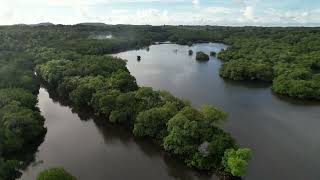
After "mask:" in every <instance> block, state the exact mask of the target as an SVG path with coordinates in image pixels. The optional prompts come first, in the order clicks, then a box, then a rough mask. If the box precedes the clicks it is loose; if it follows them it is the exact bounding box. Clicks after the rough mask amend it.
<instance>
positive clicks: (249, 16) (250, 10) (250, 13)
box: [243, 6, 255, 20]
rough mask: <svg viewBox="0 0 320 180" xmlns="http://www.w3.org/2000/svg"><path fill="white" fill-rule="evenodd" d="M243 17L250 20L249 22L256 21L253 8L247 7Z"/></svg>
mask: <svg viewBox="0 0 320 180" xmlns="http://www.w3.org/2000/svg"><path fill="white" fill-rule="evenodd" d="M243 16H244V17H245V18H246V19H248V20H254V19H255V17H254V10H253V7H252V6H247V7H246V8H245V9H244V10H243Z"/></svg>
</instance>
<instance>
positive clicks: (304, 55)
mask: <svg viewBox="0 0 320 180" xmlns="http://www.w3.org/2000/svg"><path fill="white" fill-rule="evenodd" d="M230 39H231V41H232V44H231V47H230V48H229V49H228V50H225V51H222V52H221V53H219V55H218V56H219V58H220V59H222V60H224V61H225V63H224V64H223V65H222V67H221V69H220V75H221V76H222V77H224V78H228V79H233V80H262V81H269V82H272V90H273V91H274V92H275V93H278V94H283V95H288V96H292V97H297V98H304V99H318V100H319V99H320V90H319V89H320V81H319V75H320V74H319V72H320V71H319V70H320V31H319V28H283V29H280V28H275V29H272V28H270V29H268V28H264V31H262V29H259V31H253V32H252V36H249V35H248V36H246V35H245V36H243V37H241V36H240V37H232V38H230Z"/></svg>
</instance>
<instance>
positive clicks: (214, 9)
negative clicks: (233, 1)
mask: <svg viewBox="0 0 320 180" xmlns="http://www.w3.org/2000/svg"><path fill="white" fill-rule="evenodd" d="M204 11H205V12H207V13H212V14H218V13H225V14H227V13H231V9H229V8H225V7H208V8H205V9H204Z"/></svg>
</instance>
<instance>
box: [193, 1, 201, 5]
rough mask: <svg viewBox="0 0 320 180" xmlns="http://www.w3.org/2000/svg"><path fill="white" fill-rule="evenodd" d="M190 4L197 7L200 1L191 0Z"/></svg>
mask: <svg viewBox="0 0 320 180" xmlns="http://www.w3.org/2000/svg"><path fill="white" fill-rule="evenodd" d="M192 4H193V5H195V6H198V5H199V4H200V0H192Z"/></svg>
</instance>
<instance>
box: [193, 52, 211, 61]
mask: <svg viewBox="0 0 320 180" xmlns="http://www.w3.org/2000/svg"><path fill="white" fill-rule="evenodd" d="M196 60H198V61H208V60H209V56H208V55H207V54H205V53H204V52H202V51H199V52H197V55H196Z"/></svg>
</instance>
